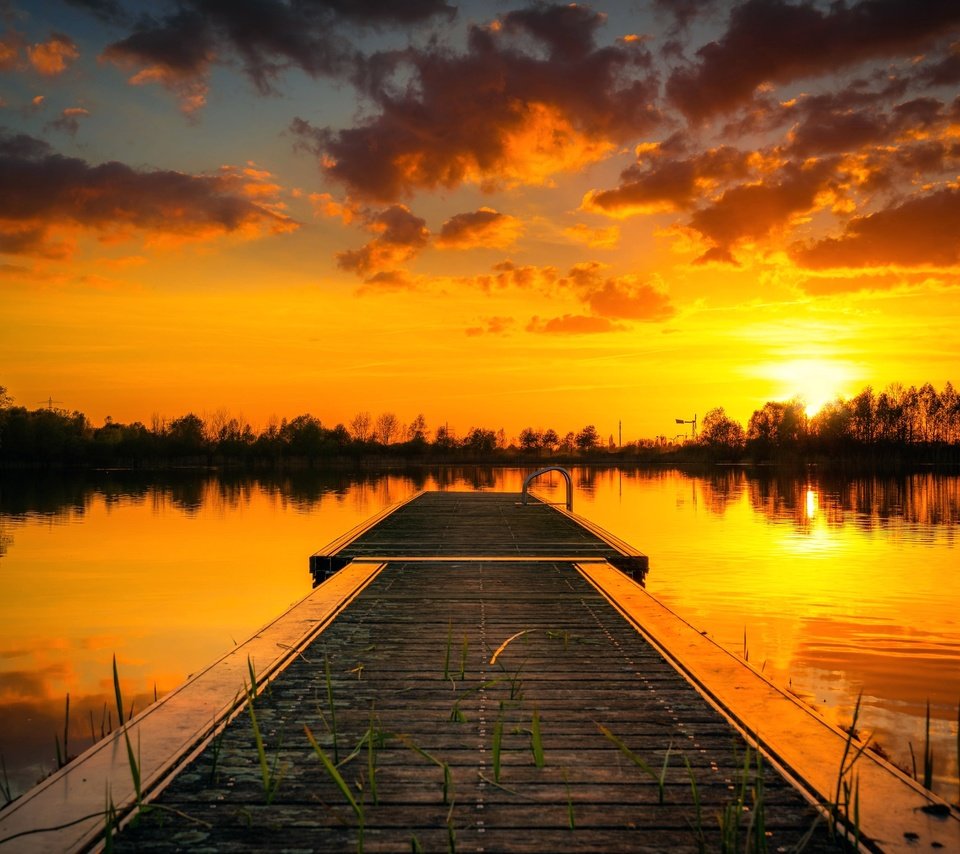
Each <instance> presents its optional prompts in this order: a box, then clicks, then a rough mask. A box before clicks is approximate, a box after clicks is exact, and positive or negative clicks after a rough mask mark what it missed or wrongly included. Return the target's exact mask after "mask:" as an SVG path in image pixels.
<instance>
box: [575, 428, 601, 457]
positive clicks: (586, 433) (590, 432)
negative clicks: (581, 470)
mask: <svg viewBox="0 0 960 854" xmlns="http://www.w3.org/2000/svg"><path fill="white" fill-rule="evenodd" d="M575 441H576V443H577V447H578V448H579V449H580V450H581V451H590V450H593V449H594V448H595V447H597V445H598V444H599V443H600V435H599V434H598V433H597V428H596V427H594V426H593V425H592V424H588V425H587V426H586V427H584V428H583V429H582V430H581V431H580V432H579V433H577V438H576V439H575Z"/></svg>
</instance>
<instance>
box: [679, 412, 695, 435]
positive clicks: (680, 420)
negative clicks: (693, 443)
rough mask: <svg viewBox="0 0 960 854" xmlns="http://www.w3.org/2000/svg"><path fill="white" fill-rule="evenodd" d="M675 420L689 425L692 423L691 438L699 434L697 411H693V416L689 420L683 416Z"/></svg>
mask: <svg viewBox="0 0 960 854" xmlns="http://www.w3.org/2000/svg"><path fill="white" fill-rule="evenodd" d="M674 421H676V422H677V424H689V425H691V426H690V438H691V439H693V438H695V437H696V435H697V413H696V412H694V413H693V418H692V419H690V420H688V421H685V420H684V419H683V418H675V419H674Z"/></svg>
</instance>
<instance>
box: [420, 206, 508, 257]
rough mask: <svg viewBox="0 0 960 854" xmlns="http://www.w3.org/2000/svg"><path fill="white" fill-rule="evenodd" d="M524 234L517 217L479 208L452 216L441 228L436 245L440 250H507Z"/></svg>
mask: <svg viewBox="0 0 960 854" xmlns="http://www.w3.org/2000/svg"><path fill="white" fill-rule="evenodd" d="M521 231H522V225H521V223H520V220H518V219H517V218H516V217H512V216H509V215H507V214H503V213H500V212H499V211H495V210H493V209H492V208H480V209H479V210H475V211H470V212H469V213H461V214H456V215H455V216H452V217H450V219H448V220H447V221H446V222H445V223H444V224H443V225H442V226H441V228H440V234H439V235H438V236H437V246H438V247H440V248H441V249H471V248H473V247H475V246H492V247H501V248H502V247H504V246H509V245H510V244H511V243H513V242H514V241H515V240H516V239H517V238H518V237H519V236H520V232H521Z"/></svg>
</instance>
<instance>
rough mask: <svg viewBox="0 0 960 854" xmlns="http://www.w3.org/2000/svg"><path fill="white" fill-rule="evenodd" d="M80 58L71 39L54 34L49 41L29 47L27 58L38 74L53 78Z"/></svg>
mask: <svg viewBox="0 0 960 854" xmlns="http://www.w3.org/2000/svg"><path fill="white" fill-rule="evenodd" d="M79 56H80V50H79V49H78V48H77V46H76V44H75V43H74V42H73V40H72V39H71V38H69V37H68V36H65V35H61V34H59V33H54V34H53V35H52V36H51V37H50V39H49V41H45V42H40V43H39V44H34V45H30V46H29V47H28V48H27V58H28V59H29V60H30V64H31V65H32V66H33V68H34V70H35V71H36V72H37V73H38V74H42V75H44V76H45V77H55V76H56V75H58V74H62V73H63V72H64V71H66V70H67V65H68V64H69V63H70V62H72V61H73V60H75V59H78V58H79Z"/></svg>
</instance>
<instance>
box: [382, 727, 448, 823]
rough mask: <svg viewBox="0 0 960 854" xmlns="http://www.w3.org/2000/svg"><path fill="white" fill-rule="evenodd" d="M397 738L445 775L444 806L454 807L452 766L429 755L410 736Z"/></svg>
mask: <svg viewBox="0 0 960 854" xmlns="http://www.w3.org/2000/svg"><path fill="white" fill-rule="evenodd" d="M396 738H397V739H398V740H399V741H400V743H401V744H403V745H404V746H405V747H407V748H409V749H410V750H412V751H413V752H414V753H416V754H417V755H418V756H422V757H423V758H424V759H426V760H427V761H428V762H432V763H433V764H434V765H436V766H437V767H438V768H439V769H440V771H441V772H442V773H443V805H444V806H447V805H448V804H449V805H452V801H453V777H452V776H451V775H450V766H449V765H448V764H447V763H446V762H444V761H443V760H442V759H437V757H436V756H433V755H432V754H430V753H427V751H426V750H424V749H423V748H422V747H420V746H419V745H418V744H417V743H416V742H415V741H414V740H413V739H412V738H410V736H408V735H397V736H396Z"/></svg>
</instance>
